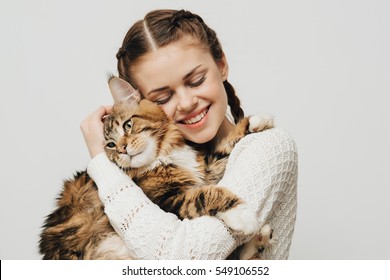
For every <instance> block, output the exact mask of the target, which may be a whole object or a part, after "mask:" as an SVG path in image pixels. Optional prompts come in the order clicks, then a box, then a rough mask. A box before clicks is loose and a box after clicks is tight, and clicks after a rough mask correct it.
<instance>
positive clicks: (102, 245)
mask: <svg viewBox="0 0 390 280" xmlns="http://www.w3.org/2000/svg"><path fill="white" fill-rule="evenodd" d="M88 259H92V260H132V259H133V257H132V256H131V255H130V251H129V249H128V248H127V246H126V244H125V242H124V241H123V239H122V238H120V237H119V235H118V234H116V233H113V234H111V235H109V236H107V237H106V238H105V239H103V240H101V241H100V242H99V244H98V246H96V247H95V248H94V250H93V252H92V253H91V256H89V258H88Z"/></svg>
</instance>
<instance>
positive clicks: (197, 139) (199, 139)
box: [186, 133, 216, 144]
mask: <svg viewBox="0 0 390 280" xmlns="http://www.w3.org/2000/svg"><path fill="white" fill-rule="evenodd" d="M215 135H216V133H201V134H198V135H195V136H194V135H190V137H186V139H187V140H189V141H191V142H193V143H196V144H204V143H207V142H209V141H210V140H212V139H213V138H214V137H215Z"/></svg>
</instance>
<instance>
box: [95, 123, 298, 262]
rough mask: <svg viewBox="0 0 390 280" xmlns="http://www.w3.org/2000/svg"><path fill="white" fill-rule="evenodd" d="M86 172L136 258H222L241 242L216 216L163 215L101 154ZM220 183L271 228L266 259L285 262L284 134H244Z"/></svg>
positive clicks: (287, 153) (288, 169)
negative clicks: (272, 230)
mask: <svg viewBox="0 0 390 280" xmlns="http://www.w3.org/2000/svg"><path fill="white" fill-rule="evenodd" d="M88 174H89V175H90V176H91V178H92V179H93V180H94V181H95V183H96V184H97V186H98V190H99V196H100V199H101V200H102V201H103V204H104V206H105V212H106V214H107V216H108V217H109V219H110V222H111V224H112V226H113V227H114V229H115V230H116V232H117V233H118V234H119V235H120V236H121V237H122V238H123V240H124V241H125V243H126V245H127V247H128V248H129V250H130V252H131V255H132V256H134V257H135V258H136V259H225V258H226V257H227V256H228V255H229V254H230V253H231V252H232V251H233V250H234V249H235V248H236V247H237V246H238V245H239V243H240V242H241V240H238V239H236V238H235V237H234V236H232V234H231V232H230V231H229V229H228V228H227V227H226V226H225V225H224V223H223V222H221V221H220V220H218V219H217V218H214V217H208V216H203V217H199V218H196V219H193V220H187V219H185V220H183V221H181V220H179V219H178V218H177V217H176V216H175V215H173V214H171V213H166V212H164V211H163V210H161V209H160V208H159V207H158V206H157V205H155V204H153V203H152V202H151V201H150V200H149V199H148V198H147V197H146V195H145V194H144V193H143V192H142V190H141V189H140V188H139V187H138V186H137V185H135V184H134V182H133V181H132V180H131V179H130V178H129V177H128V176H127V175H125V174H124V173H123V172H122V171H121V170H120V169H119V168H118V167H117V166H116V165H114V164H113V163H111V162H110V161H109V160H108V158H107V156H106V155H105V154H104V153H102V154H100V155H98V156H96V157H94V158H93V159H92V160H91V162H90V164H89V166H88ZM220 185H221V186H225V187H228V188H229V189H231V190H232V191H233V192H235V193H236V194H238V195H239V196H241V197H242V198H244V199H245V200H246V201H247V202H248V203H249V205H250V206H251V207H253V209H254V211H256V213H257V215H258V217H259V221H260V222H261V223H265V222H267V223H271V225H272V226H273V228H274V236H276V238H275V241H276V242H275V244H274V246H272V247H271V250H270V252H267V254H268V256H267V257H268V258H270V259H278V258H281V259H282V258H287V256H288V250H289V246H290V242H291V236H292V231H293V227H294V222H295V209H296V197H295V195H296V150H295V145H294V143H293V141H292V140H291V139H290V138H289V136H288V135H287V134H286V133H285V132H284V131H282V130H278V129H272V130H268V131H265V132H262V133H256V134H251V135H248V136H246V137H245V138H244V139H242V140H241V141H240V142H239V143H238V144H237V145H236V147H235V148H234V150H233V152H232V154H231V155H230V158H229V161H228V165H227V168H226V172H225V176H224V178H223V179H222V181H221V183H220ZM287 212H289V216H288V217H287V218H286V217H285V216H284V215H285V214H286V213H287ZM285 222H286V223H285Z"/></svg>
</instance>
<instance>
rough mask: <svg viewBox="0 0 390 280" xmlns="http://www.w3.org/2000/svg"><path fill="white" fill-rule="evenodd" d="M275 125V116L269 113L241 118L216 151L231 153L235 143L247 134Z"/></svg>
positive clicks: (217, 146)
mask: <svg viewBox="0 0 390 280" xmlns="http://www.w3.org/2000/svg"><path fill="white" fill-rule="evenodd" d="M273 127H274V117H273V116H271V115H269V114H255V115H252V116H249V117H244V118H243V119H241V120H240V121H239V122H238V123H237V124H236V125H235V126H234V128H233V130H232V131H231V132H230V133H229V134H228V135H227V137H225V138H224V139H221V141H220V142H219V143H218V144H217V145H216V147H215V149H214V152H215V153H219V154H230V152H231V151H232V150H233V148H234V145H236V143H237V142H238V141H240V140H241V139H242V138H243V137H244V136H245V135H247V134H249V133H254V132H261V131H263V130H266V129H269V128H273Z"/></svg>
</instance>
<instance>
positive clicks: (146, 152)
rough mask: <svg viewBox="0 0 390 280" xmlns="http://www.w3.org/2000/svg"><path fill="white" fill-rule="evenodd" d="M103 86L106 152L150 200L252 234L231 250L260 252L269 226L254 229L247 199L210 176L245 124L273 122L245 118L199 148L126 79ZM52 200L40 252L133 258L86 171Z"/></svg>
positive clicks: (257, 126)
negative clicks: (109, 101) (108, 95)
mask: <svg viewBox="0 0 390 280" xmlns="http://www.w3.org/2000/svg"><path fill="white" fill-rule="evenodd" d="M109 87H110V90H111V92H112V94H113V97H114V101H115V105H114V107H113V110H112V113H111V114H110V115H109V116H108V117H107V118H106V119H105V120H104V136H105V139H106V148H105V149H106V154H107V155H108V158H109V159H110V160H111V161H112V162H114V163H115V164H116V165H118V166H119V167H120V168H121V169H122V170H123V171H124V172H125V173H127V174H128V175H129V176H130V177H131V178H132V179H133V181H134V182H135V183H136V184H137V185H138V186H140V187H141V188H142V190H143V192H144V193H145V194H146V195H147V196H148V197H149V198H150V199H151V200H152V201H153V202H154V203H156V204H157V205H159V206H160V208H162V209H163V210H165V211H167V212H172V213H174V214H176V215H177V216H178V217H179V218H180V219H185V218H188V219H192V218H195V217H199V216H202V215H210V216H216V217H218V218H220V219H222V220H223V221H224V222H225V224H226V225H227V226H228V227H230V228H231V230H232V231H234V232H236V233H242V234H246V235H248V234H252V235H254V237H253V238H252V239H251V241H250V242H248V243H247V244H246V245H244V246H243V247H242V248H241V250H240V251H237V252H238V253H237V254H236V255H235V258H237V257H238V258H241V259H249V258H254V257H255V258H256V257H259V255H258V252H261V251H262V250H263V249H264V248H265V247H266V246H268V245H269V243H270V239H271V237H272V231H271V229H270V227H269V226H268V225H266V226H264V227H263V228H262V229H261V230H260V231H259V228H258V222H257V220H256V217H255V214H254V213H252V211H251V210H250V209H249V208H248V206H247V205H246V203H245V202H244V201H243V200H242V199H241V198H239V197H237V196H236V195H235V194H233V193H232V192H230V191H229V190H227V189H226V188H223V187H220V186H217V185H216V184H217V182H218V181H219V180H220V179H221V178H222V175H223V173H224V169H225V166H226V161H227V156H228V155H229V153H230V152H231V150H232V149H233V147H234V145H235V143H236V142H238V141H239V140H240V139H241V138H242V137H243V136H245V135H246V134H247V133H249V132H255V131H260V130H263V129H266V128H269V127H272V126H273V122H272V119H271V118H268V117H263V118H259V117H258V118H252V119H249V118H244V119H243V120H241V121H240V122H239V123H238V124H237V125H236V127H235V129H234V131H232V132H231V133H230V134H229V135H228V136H227V137H226V138H225V139H222V141H220V143H219V144H218V145H217V146H216V147H215V148H214V149H213V150H212V151H207V152H206V153H204V152H199V151H196V150H195V149H193V148H191V147H190V146H189V145H187V144H186V142H185V140H184V138H183V136H182V135H181V133H180V131H179V130H178V128H177V127H176V126H175V124H174V123H173V122H172V120H170V119H169V118H167V116H166V115H165V113H164V112H163V111H162V109H161V108H160V107H159V106H158V105H156V104H155V103H152V102H150V101H148V100H140V95H139V93H138V92H137V91H135V90H134V89H133V88H132V87H131V86H130V85H129V84H128V83H127V82H125V81H123V80H121V79H119V78H115V77H113V78H111V79H110V81H109ZM57 206H58V207H57V209H56V210H55V211H54V212H53V213H52V214H50V215H49V216H48V217H47V219H46V221H45V224H44V229H43V231H42V234H41V240H40V253H41V254H43V258H44V259H132V256H131V255H130V254H129V251H128V250H127V248H126V246H125V244H124V243H123V241H122V240H121V238H120V237H119V236H118V235H117V234H116V232H115V231H114V229H113V228H112V226H111V224H110V223H109V220H108V218H107V216H106V215H105V213H104V207H103V204H102V202H101V201H100V199H99V196H98V193H97V187H96V185H95V183H94V182H93V180H92V179H91V178H90V177H89V176H88V174H87V173H86V171H83V172H78V173H77V174H76V175H75V176H74V178H73V179H71V180H67V181H66V182H65V183H64V187H63V191H62V193H61V195H60V197H59V198H58V201H57Z"/></svg>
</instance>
